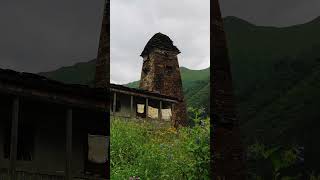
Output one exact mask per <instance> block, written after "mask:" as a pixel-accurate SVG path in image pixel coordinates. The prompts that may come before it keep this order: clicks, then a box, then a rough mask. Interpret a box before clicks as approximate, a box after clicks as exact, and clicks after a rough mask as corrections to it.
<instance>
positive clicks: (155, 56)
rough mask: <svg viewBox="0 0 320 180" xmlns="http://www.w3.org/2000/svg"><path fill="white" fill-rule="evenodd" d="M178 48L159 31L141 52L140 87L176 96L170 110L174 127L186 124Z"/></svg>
mask: <svg viewBox="0 0 320 180" xmlns="http://www.w3.org/2000/svg"><path fill="white" fill-rule="evenodd" d="M179 53H180V51H179V49H178V48H177V47H176V46H174V45H173V42H172V40H171V39H170V38H169V37H168V36H166V35H164V34H161V33H157V34H155V35H154V36H153V37H152V38H151V39H150V40H149V41H148V43H147V44H146V46H145V48H144V50H143V51H142V53H141V57H143V66H142V72H141V79H140V88H141V89H144V90H148V91H152V92H157V93H160V94H163V95H167V96H171V97H175V98H178V99H179V100H180V103H178V104H175V105H174V107H173V110H172V120H173V121H172V123H173V125H174V126H175V127H178V126H179V125H182V126H186V125H187V124H188V119H187V110H186V103H185V101H184V95H183V89H182V81H181V76H180V68H179V63H178V57H177V55H178V54H179Z"/></svg>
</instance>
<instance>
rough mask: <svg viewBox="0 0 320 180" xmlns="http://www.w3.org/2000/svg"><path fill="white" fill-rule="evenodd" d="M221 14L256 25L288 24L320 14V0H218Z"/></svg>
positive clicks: (311, 18) (309, 19)
mask: <svg viewBox="0 0 320 180" xmlns="http://www.w3.org/2000/svg"><path fill="white" fill-rule="evenodd" d="M219 2H220V6H221V11H222V14H223V16H236V17H239V18H242V19H245V20H247V21H249V22H251V23H253V24H256V25H263V26H278V27H283V26H290V25H295V24H303V23H306V22H308V21H311V20H313V19H315V18H316V17H319V16H320V0H220V1H219Z"/></svg>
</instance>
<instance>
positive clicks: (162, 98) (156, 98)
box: [110, 88, 178, 103]
mask: <svg viewBox="0 0 320 180" xmlns="http://www.w3.org/2000/svg"><path fill="white" fill-rule="evenodd" d="M110 91H113V92H118V93H122V94H127V95H133V96H139V97H143V98H150V99H155V100H162V101H166V102H172V103H177V102H178V100H174V99H169V98H165V97H157V96H156V95H155V96H152V95H147V94H143V93H134V92H130V91H125V90H119V89H115V88H110Z"/></svg>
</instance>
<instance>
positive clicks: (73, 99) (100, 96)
mask: <svg viewBox="0 0 320 180" xmlns="http://www.w3.org/2000/svg"><path fill="white" fill-rule="evenodd" d="M107 90H108V89H107V88H92V87H89V86H86V85H77V84H65V83H62V82H59V81H54V80H51V79H48V78H46V77H44V76H40V75H37V74H33V73H27V72H16V71H13V70H9V69H1V68H0V92H9V93H12V94H15V95H24V96H33V97H42V98H43V99H47V100H49V99H50V100H53V101H54V100H55V101H61V102H64V103H65V104H74V105H77V104H82V105H83V106H92V107H94V106H97V104H99V105H98V106H100V107H102V106H103V104H102V103H103V102H104V103H105V102H106V98H107V97H108V96H106V94H107Z"/></svg>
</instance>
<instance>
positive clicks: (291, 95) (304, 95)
mask: <svg viewBox="0 0 320 180" xmlns="http://www.w3.org/2000/svg"><path fill="white" fill-rule="evenodd" d="M225 28H226V32H227V39H228V45H229V50H230V56H231V64H232V73H233V79H234V87H235V93H236V101H237V111H238V117H239V119H240V123H241V128H242V132H243V135H244V140H245V143H246V144H251V143H253V142H255V140H259V141H262V142H264V143H266V144H268V145H271V144H282V145H284V144H288V145H290V144H295V145H299V146H303V147H305V156H306V157H305V158H306V161H305V166H306V167H308V168H310V169H313V170H318V171H320V168H319V167H318V165H317V162H319V161H320V156H319V155H318V154H317V152H319V151H320V145H318V144H317V143H316V138H315V137H317V136H319V135H320V133H318V126H317V125H318V124H319V122H318V121H319V117H320V112H319V110H318V109H319V108H318V107H320V102H319V101H318V100H320V98H319V94H320V81H319V77H320V74H319V72H320V68H319V67H320V36H319V35H318V32H320V19H319V18H317V19H315V20H314V21H312V22H309V23H306V24H301V25H296V26H291V27H285V28H275V27H259V26H255V25H253V24H250V23H248V22H245V21H243V20H241V19H238V18H235V17H227V18H225Z"/></svg>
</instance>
